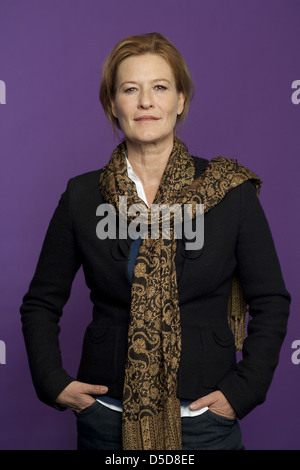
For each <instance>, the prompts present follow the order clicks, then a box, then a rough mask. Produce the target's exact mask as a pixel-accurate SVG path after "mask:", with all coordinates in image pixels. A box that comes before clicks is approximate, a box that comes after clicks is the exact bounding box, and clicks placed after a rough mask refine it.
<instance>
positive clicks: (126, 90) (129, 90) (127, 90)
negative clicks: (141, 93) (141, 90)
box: [124, 87, 136, 93]
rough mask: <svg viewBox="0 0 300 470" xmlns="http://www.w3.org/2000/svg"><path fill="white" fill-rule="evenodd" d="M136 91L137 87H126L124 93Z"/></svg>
mask: <svg viewBox="0 0 300 470" xmlns="http://www.w3.org/2000/svg"><path fill="white" fill-rule="evenodd" d="M134 91H136V88H135V87H130V88H126V89H125V90H124V93H132V92H134Z"/></svg>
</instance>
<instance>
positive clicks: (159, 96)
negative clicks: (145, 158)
mask: <svg viewBox="0 0 300 470" xmlns="http://www.w3.org/2000/svg"><path fill="white" fill-rule="evenodd" d="M183 107H184V96H183V94H182V93H178V92H177V89H176V84H175V78H174V76H173V72H172V69H171V68H170V66H169V64H168V63H167V62H166V61H165V59H163V58H162V57H161V56H159V55H156V54H145V55H139V56H130V57H128V58H127V59H124V60H123V61H122V62H121V63H120V65H119V68H118V72H117V82H116V94H115V98H114V101H113V102H112V111H113V115H114V116H115V117H116V118H117V119H118V121H119V125H120V127H121V129H122V131H123V132H124V134H125V136H126V139H127V140H130V141H132V142H135V143H140V144H147V143H153V142H159V141H162V140H166V139H167V140H168V139H172V140H173V135H174V128H175V124H176V119H177V115H179V114H181V113H182V111H183Z"/></svg>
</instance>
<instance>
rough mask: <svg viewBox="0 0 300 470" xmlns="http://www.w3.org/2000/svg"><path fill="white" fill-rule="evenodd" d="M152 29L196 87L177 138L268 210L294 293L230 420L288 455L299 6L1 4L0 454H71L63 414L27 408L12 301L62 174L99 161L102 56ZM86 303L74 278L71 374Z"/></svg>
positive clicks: (284, 0) (66, 320) (254, 2)
mask: <svg viewBox="0 0 300 470" xmlns="http://www.w3.org/2000/svg"><path fill="white" fill-rule="evenodd" d="M152 31H159V32H161V33H162V34H164V35H166V36H167V37H168V38H169V39H170V40H171V41H173V43H174V44H175V45H176V46H177V47H178V48H179V50H180V51H181V52H182V54H183V56H184V57H185V59H186V61H187V64H188V66H189V67H190V70H191V73H192V75H193V78H194V82H195V89H196V93H195V97H194V100H193V102H192V105H191V109H190V114H189V117H188V120H187V122H186V125H185V127H184V129H183V131H182V133H181V136H182V138H183V139H184V140H185V141H186V143H187V144H188V146H189V149H190V152H191V153H193V154H194V155H198V156H202V157H206V158H213V157H214V156H217V155H224V156H227V157H232V158H237V159H238V160H239V162H240V163H242V164H244V165H246V166H248V167H250V168H251V169H252V170H253V171H255V172H256V173H258V174H259V175H260V177H261V178H262V180H263V182H264V184H263V189H262V192H261V196H260V199H261V202H262V204H263V207H264V209H265V212H266V214H267V217H268V220H269V223H270V226H271V229H272V232H273V236H274V240H275V244H276V247H277V251H278V255H279V258H280V261H281V265H282V271H283V274H284V277H285V280H286V284H287V287H288V290H289V291H290V292H291V294H292V297H293V302H292V312H291V317H290V322H289V329H288V334H287V337H286V340H285V342H284V346H283V349H282V353H281V357H280V364H279V366H278V369H277V371H276V373H275V377H274V381H273V383H272V385H271V388H270V391H269V394H268V398H267V401H266V402H265V403H264V404H263V405H261V406H259V407H257V408H256V409H255V410H254V411H253V412H252V413H251V414H250V415H248V416H247V417H246V418H244V419H243V420H242V421H241V426H242V430H243V433H244V443H245V445H246V448H248V449H300V445H299V441H300V437H299V436H300V427H299V423H300V416H299V411H300V402H299V392H300V390H299V373H300V364H299V365H295V364H293V363H292V361H291V355H292V352H293V350H292V349H291V344H292V342H293V341H294V340H296V339H300V319H299V299H300V294H299V265H300V259H299V253H300V250H299V239H300V224H299V196H300V191H299V169H300V162H299V148H300V127H299V125H300V105H295V104H293V103H292V101H291V95H292V92H293V90H292V89H291V84H292V82H293V81H294V80H299V79H300V70H299V44H300V2H299V1H298V0H281V1H278V0H264V1H262V0H251V1H250V0H249V1H247V0H219V1H216V0H185V1H178V0H151V1H150V2H144V1H143V2H142V1H137V0H127V1H122V0H110V1H109V2H104V1H102V0H42V1H41V0H26V1H24V0H1V2H0V48H1V56H0V80H3V81H4V82H5V83H6V104H5V105H0V124H1V128H0V146H1V181H0V191H1V195H0V201H1V203H0V204H1V206H0V207H1V214H0V217H1V275H0V277H1V310H0V311H1V316H0V340H2V341H4V342H5V344H6V352H7V358H6V364H2V365H1V364H0V449H2V450H4V449H20V450H21V449H28V450H29V449H34V450H39V449H43V450H46V449H53V450H55V449H75V446H76V430H75V418H74V416H73V414H72V412H70V411H66V412H63V413H61V412H58V411H55V410H53V409H51V408H50V407H47V406H46V405H44V404H42V403H41V402H39V400H38V399H37V398H36V395H35V392H34V389H33V386H32V383H31V377H30V374H29V369H28V364H27V357H26V353H25V347H24V342H23V336H22V333H21V322H20V315H19V307H20V304H21V302H22V297H23V295H24V293H25V292H26V290H27V288H28V285H29V282H30V280H31V278H32V275H33V272H34V269H35V265H36V262H37V258H38V255H39V252H40V248H41V244H42V241H43V238H44V235H45V232H46V229H47V226H48V223H49V220H50V217H51V215H52V213H53V211H54V209H55V207H56V205H57V203H58V200H59V197H60V195H61V193H62V192H63V191H64V189H65V186H66V183H67V180H68V179H69V178H71V177H72V176H75V175H77V174H80V173H83V172H86V171H89V170H94V169H97V168H100V167H102V166H103V165H104V164H105V163H106V162H107V161H108V159H109V157H110V154H111V152H112V150H113V148H114V147H115V145H117V143H118V141H117V140H114V139H113V132H112V130H111V128H110V125H109V124H108V122H107V120H106V118H105V116H104V113H103V111H102V108H101V106H100V104H99V101H98V89H99V84H100V76H101V64H102V62H103V60H104V58H105V56H106V55H107V54H108V53H109V51H110V50H111V48H112V47H113V46H114V45H115V43H116V42H117V41H118V40H120V39H121V38H123V37H124V36H127V35H132V34H140V33H145V32H152ZM90 319H91V306H90V302H89V297H88V292H87V289H86V287H85V285H84V282H83V277H82V274H81V272H80V273H79V274H78V276H77V277H76V279H75V282H74V287H73V290H72V295H71V298H70V301H69V302H68V304H67V306H66V308H65V314H64V317H63V319H62V322H61V326H62V333H61V345H62V351H63V360H64V366H65V368H66V369H67V370H68V372H69V373H70V374H76V371H77V366H78V361H79V357H80V353H81V342H82V337H83V332H84V328H85V326H86V325H87V323H88V322H89V321H90Z"/></svg>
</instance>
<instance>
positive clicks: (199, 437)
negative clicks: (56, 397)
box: [76, 401, 244, 450]
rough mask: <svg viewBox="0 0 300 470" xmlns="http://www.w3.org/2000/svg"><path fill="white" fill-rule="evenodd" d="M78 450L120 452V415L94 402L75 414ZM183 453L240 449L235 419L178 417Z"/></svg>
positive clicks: (206, 414)
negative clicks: (179, 419) (184, 451)
mask: <svg viewBox="0 0 300 470" xmlns="http://www.w3.org/2000/svg"><path fill="white" fill-rule="evenodd" d="M76 419H77V432H78V442H77V449H78V450H122V414H121V413H120V412H119V411H114V410H111V409H110V408H108V407H106V406H104V405H102V404H101V403H99V402H98V401H95V402H94V403H93V404H92V405H90V406H89V407H88V408H86V409H85V410H83V411H81V412H80V413H77V414H76ZM181 428H182V450H243V449H244V446H243V444H242V436H241V429H240V426H239V423H238V421H237V420H232V419H228V418H223V417H222V416H219V415H217V414H215V413H213V412H212V411H210V410H207V411H206V412H205V413H203V414H201V415H199V416H195V417H193V418H181Z"/></svg>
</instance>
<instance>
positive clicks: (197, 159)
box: [192, 156, 209, 179]
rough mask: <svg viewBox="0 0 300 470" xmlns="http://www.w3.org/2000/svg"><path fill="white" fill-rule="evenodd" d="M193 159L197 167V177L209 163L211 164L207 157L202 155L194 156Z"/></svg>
mask: <svg viewBox="0 0 300 470" xmlns="http://www.w3.org/2000/svg"><path fill="white" fill-rule="evenodd" d="M192 158H193V161H194V167H195V179H196V178H197V177H198V176H200V175H201V173H203V172H204V171H205V170H206V168H207V165H208V164H209V160H207V159H206V158H200V157H195V156H192Z"/></svg>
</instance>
